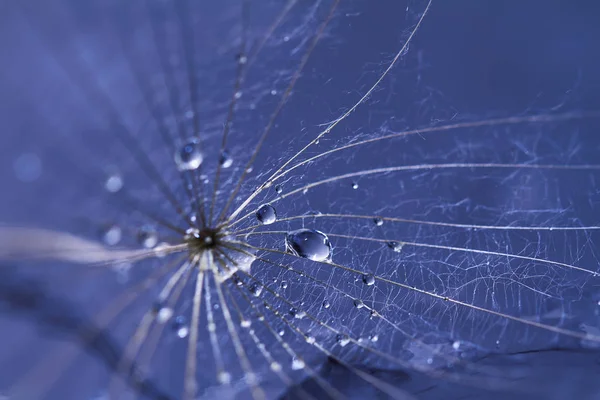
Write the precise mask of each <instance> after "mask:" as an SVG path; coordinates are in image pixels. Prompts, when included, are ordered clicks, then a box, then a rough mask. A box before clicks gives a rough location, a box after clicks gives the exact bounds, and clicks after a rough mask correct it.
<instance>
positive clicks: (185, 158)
mask: <svg viewBox="0 0 600 400" xmlns="http://www.w3.org/2000/svg"><path fill="white" fill-rule="evenodd" d="M203 160H204V156H203V155H202V152H200V142H199V141H198V140H196V139H192V140H190V141H189V142H187V143H186V144H184V145H183V146H182V147H181V149H179V151H177V152H176V153H175V163H176V164H177V168H178V169H179V170H180V171H186V170H194V169H198V167H199V166H200V164H202V161H203Z"/></svg>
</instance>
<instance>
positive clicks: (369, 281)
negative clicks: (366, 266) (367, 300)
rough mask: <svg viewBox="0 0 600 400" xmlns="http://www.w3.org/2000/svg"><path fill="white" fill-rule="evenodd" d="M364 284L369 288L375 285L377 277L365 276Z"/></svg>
mask: <svg viewBox="0 0 600 400" xmlns="http://www.w3.org/2000/svg"><path fill="white" fill-rule="evenodd" d="M362 279H363V283H364V284H365V285H367V286H371V285H374V284H375V276H373V274H367V275H363V278H362Z"/></svg>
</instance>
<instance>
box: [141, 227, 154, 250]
mask: <svg viewBox="0 0 600 400" xmlns="http://www.w3.org/2000/svg"><path fill="white" fill-rule="evenodd" d="M138 241H139V243H140V245H142V246H143V247H145V248H147V249H152V248H154V246H156V245H157V244H158V233H157V232H156V230H155V229H154V228H153V227H152V226H150V225H144V226H142V227H141V228H140V231H139V232H138Z"/></svg>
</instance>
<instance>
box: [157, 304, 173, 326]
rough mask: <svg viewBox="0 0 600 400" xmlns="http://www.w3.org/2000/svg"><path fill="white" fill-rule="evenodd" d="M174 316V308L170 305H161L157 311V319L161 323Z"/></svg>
mask: <svg viewBox="0 0 600 400" xmlns="http://www.w3.org/2000/svg"><path fill="white" fill-rule="evenodd" d="M172 316H173V309H172V308H169V307H160V309H159V310H158V312H157V313H156V321H158V322H159V323H161V324H164V323H165V322H167V321H168V320H169V319H171V317H172Z"/></svg>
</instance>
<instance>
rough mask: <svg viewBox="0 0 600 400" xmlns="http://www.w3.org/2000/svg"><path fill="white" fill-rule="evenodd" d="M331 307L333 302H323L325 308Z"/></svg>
mask: <svg viewBox="0 0 600 400" xmlns="http://www.w3.org/2000/svg"><path fill="white" fill-rule="evenodd" d="M329 307H331V303H330V302H329V301H327V300H325V301H324V302H323V308H329Z"/></svg>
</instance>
